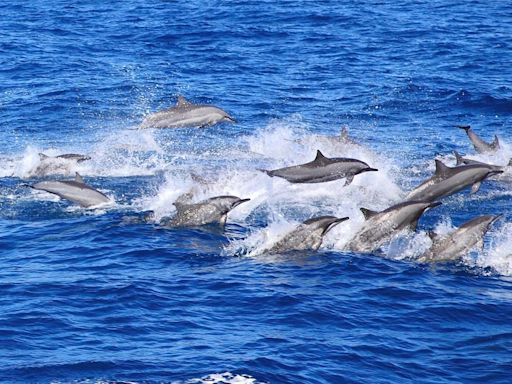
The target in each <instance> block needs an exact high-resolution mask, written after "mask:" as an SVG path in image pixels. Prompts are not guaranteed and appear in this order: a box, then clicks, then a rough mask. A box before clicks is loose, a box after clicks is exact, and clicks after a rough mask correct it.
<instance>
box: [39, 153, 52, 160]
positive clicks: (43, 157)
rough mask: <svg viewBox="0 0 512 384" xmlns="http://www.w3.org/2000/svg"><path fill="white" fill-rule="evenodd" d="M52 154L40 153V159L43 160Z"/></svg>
mask: <svg viewBox="0 0 512 384" xmlns="http://www.w3.org/2000/svg"><path fill="white" fill-rule="evenodd" d="M49 157H50V156H48V155H45V154H44V153H39V160H41V161H43V160H44V159H47V158H49Z"/></svg>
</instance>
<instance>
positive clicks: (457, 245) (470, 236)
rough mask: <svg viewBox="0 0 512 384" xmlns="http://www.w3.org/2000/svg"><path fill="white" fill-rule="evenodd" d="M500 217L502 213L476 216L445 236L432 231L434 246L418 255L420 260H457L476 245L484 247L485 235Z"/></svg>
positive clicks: (430, 261) (431, 261) (429, 261)
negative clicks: (440, 236)
mask: <svg viewBox="0 0 512 384" xmlns="http://www.w3.org/2000/svg"><path fill="white" fill-rule="evenodd" d="M500 217H501V215H498V216H492V215H487V216H479V217H476V218H474V219H472V220H469V221H468V222H466V223H464V224H462V225H461V226H460V227H459V228H457V229H456V230H454V231H453V232H451V233H450V234H448V236H446V237H443V238H439V235H437V234H435V233H434V232H431V233H430V237H431V239H432V246H431V247H430V248H429V249H428V250H427V251H425V252H424V253H423V254H422V255H421V256H419V257H418V261H419V262H422V263H427V262H428V263H433V262H443V261H455V260H458V259H460V258H461V257H463V256H464V255H466V254H467V253H468V252H469V251H471V250H472V249H473V248H475V247H479V248H483V237H484V235H485V234H486V233H487V231H488V230H489V229H490V227H491V225H492V224H493V223H494V222H495V221H496V220H498V219H499V218H500Z"/></svg>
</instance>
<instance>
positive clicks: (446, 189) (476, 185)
mask: <svg viewBox="0 0 512 384" xmlns="http://www.w3.org/2000/svg"><path fill="white" fill-rule="evenodd" d="M500 173H503V171H502V170H498V169H493V168H490V167H489V166H488V165H487V164H469V165H461V166H458V167H453V168H451V167H448V166H447V165H445V164H444V163H443V162H441V161H440V160H436V171H435V173H434V176H432V177H431V178H430V179H428V180H425V181H424V182H423V183H421V184H420V185H419V186H418V187H416V188H415V189H413V190H412V191H411V192H410V193H409V194H408V195H407V198H406V199H407V200H409V201H411V200H416V201H418V200H421V201H434V200H437V199H440V198H442V197H446V196H450V195H452V194H454V193H456V192H459V191H461V190H462V189H464V188H466V187H469V186H471V193H476V192H478V190H479V189H480V185H481V183H482V181H483V180H485V179H487V178H488V177H489V176H493V175H497V174H500Z"/></svg>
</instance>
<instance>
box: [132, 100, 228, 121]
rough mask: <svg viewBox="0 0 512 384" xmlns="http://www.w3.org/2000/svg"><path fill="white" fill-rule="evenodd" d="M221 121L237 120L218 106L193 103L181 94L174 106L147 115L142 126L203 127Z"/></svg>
mask: <svg viewBox="0 0 512 384" xmlns="http://www.w3.org/2000/svg"><path fill="white" fill-rule="evenodd" d="M220 122H235V120H234V119H233V118H232V117H231V116H229V115H228V113H227V112H226V111H223V110H222V109H220V108H218V107H215V106H213V105H207V104H193V103H191V102H190V101H188V100H186V99H185V98H184V97H183V96H179V97H178V101H177V103H176V105H175V106H174V107H171V108H168V109H165V110H163V111H160V112H156V113H152V114H150V115H149V116H146V118H145V119H144V120H143V121H142V124H141V125H140V128H185V127H198V128H203V127H209V126H211V125H214V124H217V123H220Z"/></svg>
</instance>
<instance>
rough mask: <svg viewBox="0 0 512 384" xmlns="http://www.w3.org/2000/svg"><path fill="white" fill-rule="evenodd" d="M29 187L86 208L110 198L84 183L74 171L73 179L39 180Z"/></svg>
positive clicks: (105, 201)
mask: <svg viewBox="0 0 512 384" xmlns="http://www.w3.org/2000/svg"><path fill="white" fill-rule="evenodd" d="M31 187H32V188H33V189H38V190H41V191H46V192H49V193H53V194H54V195H57V196H59V197H60V198H62V199H66V200H70V201H72V202H73V203H77V204H79V205H80V206H82V207H86V208H87V207H91V206H94V205H98V204H103V203H108V202H110V199H109V198H108V197H107V196H106V195H104V194H103V193H101V192H100V191H98V190H96V189H94V188H92V187H90V186H89V185H87V184H85V183H84V180H83V179H82V176H80V175H79V174H78V172H77V173H76V176H75V180H65V181H58V180H52V181H41V182H40V183H36V184H34V185H32V186H31Z"/></svg>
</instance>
